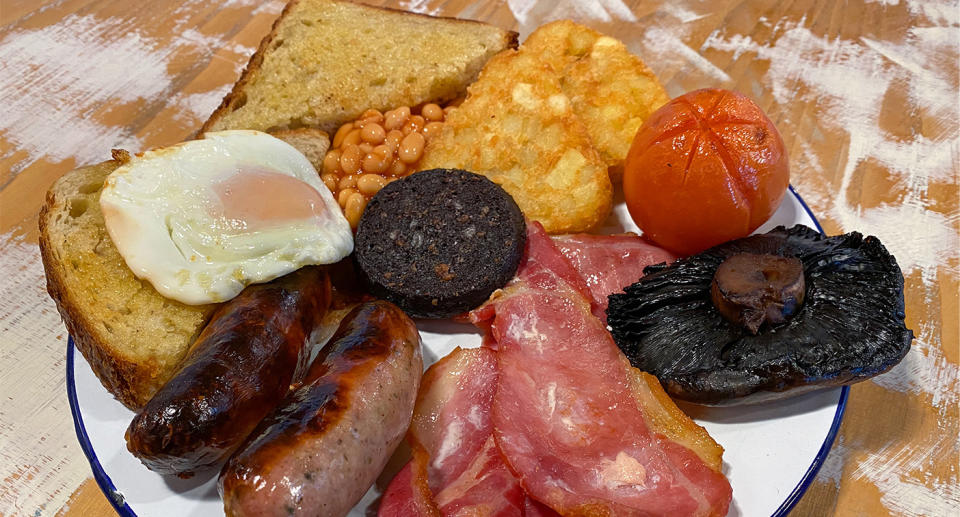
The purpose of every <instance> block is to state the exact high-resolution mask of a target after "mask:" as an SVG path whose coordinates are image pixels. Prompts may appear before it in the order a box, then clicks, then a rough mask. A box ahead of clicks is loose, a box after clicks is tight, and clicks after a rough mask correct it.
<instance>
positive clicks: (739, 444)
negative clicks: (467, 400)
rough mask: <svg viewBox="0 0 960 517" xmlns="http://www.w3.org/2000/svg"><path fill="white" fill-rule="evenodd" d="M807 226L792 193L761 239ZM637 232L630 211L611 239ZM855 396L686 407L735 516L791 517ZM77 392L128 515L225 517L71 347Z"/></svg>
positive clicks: (610, 224)
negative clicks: (144, 455) (154, 451)
mask: <svg viewBox="0 0 960 517" xmlns="http://www.w3.org/2000/svg"><path fill="white" fill-rule="evenodd" d="M798 223H799V224H804V225H806V226H809V227H811V228H816V229H818V230H820V231H821V232H822V229H821V228H820V225H819V224H818V223H817V221H816V219H815V218H814V217H813V214H812V213H810V210H809V208H807V206H806V205H805V204H804V202H803V200H802V199H801V198H800V196H799V195H798V194H797V193H796V192H795V191H794V190H793V188H792V187H791V189H790V191H789V193H788V195H786V196H785V197H784V200H783V203H781V205H780V207H779V209H778V210H777V212H776V213H775V214H774V215H773V217H771V218H770V220H769V221H767V223H766V224H764V225H763V226H762V227H761V228H760V229H759V230H758V232H765V231H768V230H770V229H772V228H773V227H775V226H778V225H785V226H793V225H794V224H798ZM631 230H634V231H635V230H636V226H635V225H634V224H633V221H631V220H630V217H629V216H628V214H627V210H626V207H625V206H624V204H623V203H622V201H621V202H620V203H618V204H617V206H616V208H615V210H614V214H613V215H611V216H610V219H609V220H608V221H607V224H606V225H605V226H604V227H603V228H601V230H600V231H601V233H615V232H622V231H631ZM418 327H419V328H420V332H421V335H422V336H423V344H424V362H425V363H427V364H432V363H433V362H435V361H436V360H437V359H439V358H441V357H443V356H444V355H446V354H447V353H449V352H450V351H451V350H453V348H454V347H456V346H461V347H464V348H468V347H473V346H479V344H480V335H479V334H477V333H476V332H475V331H474V330H473V327H472V326H470V325H465V324H455V323H450V322H430V321H419V322H418ZM848 392H849V388H846V387H844V388H833V389H827V390H821V391H817V392H813V393H808V394H806V395H801V396H799V397H795V398H792V399H787V400H785V401H778V402H771V403H767V404H762V405H757V406H749V407H740V408H737V407H730V408H703V407H698V406H690V405H683V406H682V408H683V409H684V410H685V411H687V412H688V414H690V415H691V416H693V417H694V419H695V420H696V421H697V423H699V424H700V425H702V426H704V427H706V428H707V430H708V431H709V432H710V435H711V436H713V438H714V439H715V440H716V441H717V442H718V443H720V445H722V446H723V448H724V449H725V451H726V452H724V455H723V460H724V461H723V471H724V474H726V476H727V478H729V479H730V484H731V485H732V486H733V504H732V505H731V506H730V513H729V515H731V516H738V515H744V516H765V515H776V516H785V515H786V514H787V513H788V512H789V511H790V509H791V508H793V505H795V504H796V503H797V501H798V500H799V499H800V496H801V495H802V494H803V492H804V491H805V490H806V489H807V486H809V484H810V482H811V481H812V480H813V477H814V476H815V475H816V473H817V470H819V469H820V465H821V464H822V463H823V460H824V459H825V458H826V456H827V452H829V450H830V447H831V446H832V445H833V440H834V438H835V437H836V434H837V430H838V429H839V428H840V421H841V419H842V418H843V410H844V407H845V405H846V401H847V395H848ZM67 393H68V396H69V398H70V408H71V410H72V412H73V420H74V424H75V426H76V430H77V438H78V439H79V440H80V445H81V447H83V451H84V453H85V454H86V455H87V458H88V459H89V460H90V466H91V468H92V469H93V476H94V478H95V479H96V480H97V483H98V484H99V485H100V488H101V489H103V491H104V493H105V494H106V495H107V498H108V499H109V500H110V501H111V503H113V506H114V507H115V508H116V510H117V512H118V513H119V514H120V515H122V516H124V517H126V516H134V515H138V516H140V517H153V516H157V517H168V516H170V515H178V516H184V517H187V516H205V517H206V516H215V515H223V505H222V503H221V501H220V496H219V495H218V494H217V487H216V472H215V471H211V472H208V473H205V474H204V473H201V474H198V475H197V476H196V477H194V478H192V479H190V480H182V479H179V478H177V477H175V476H161V475H159V474H156V473H154V472H151V471H149V470H147V468H146V467H144V466H143V465H142V464H141V463H140V461H139V460H137V459H136V458H134V457H133V455H131V454H130V453H129V452H127V448H126V442H125V441H124V439H123V433H124V431H126V428H127V425H129V424H130V420H131V419H132V418H133V413H132V412H131V411H130V410H129V409H127V408H126V407H124V406H123V405H122V404H120V402H118V401H117V400H116V399H114V398H113V396H112V395H110V393H108V392H107V390H106V389H104V387H103V386H102V385H101V384H100V381H99V380H98V379H97V378H96V376H95V375H94V374H93V371H92V370H91V369H90V366H89V365H88V364H87V362H86V361H85V360H84V358H83V356H81V355H80V354H77V353H76V352H75V349H74V346H73V340H72V339H71V340H70V341H69V343H68V345H67ZM389 478H390V476H389V475H384V476H381V479H380V480H379V481H378V482H377V484H376V485H374V486H373V487H372V488H371V490H370V492H368V493H367V495H366V496H365V497H364V499H363V500H362V501H361V502H360V503H359V504H358V505H357V507H356V508H354V510H353V511H352V512H351V516H352V517H353V516H356V517H361V516H364V515H371V514H375V513H376V505H377V499H378V497H379V494H380V491H381V490H382V489H383V488H384V487H385V484H386V483H387V482H389Z"/></svg>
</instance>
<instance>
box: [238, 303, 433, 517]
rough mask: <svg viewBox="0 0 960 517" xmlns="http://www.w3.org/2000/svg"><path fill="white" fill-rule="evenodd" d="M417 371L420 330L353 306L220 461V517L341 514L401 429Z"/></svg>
mask: <svg viewBox="0 0 960 517" xmlns="http://www.w3.org/2000/svg"><path fill="white" fill-rule="evenodd" d="M422 370H423V358H422V357H421V353H420V334H419V333H418V332H417V328H416V326H415V325H414V323H413V321H411V320H410V318H409V317H407V315H406V314H404V313H403V311H401V310H400V309H399V308H397V307H396V306H395V305H393V304H391V303H389V302H384V301H377V302H370V303H365V304H362V305H360V306H358V307H357V308H355V309H354V310H353V311H351V312H350V313H349V314H348V315H347V316H346V317H345V318H344V320H343V322H342V323H341V324H340V327H339V328H338V329H337V332H336V333H335V334H334V337H333V338H332V339H331V341H330V344H328V345H327V346H326V347H325V348H324V349H323V350H322V351H321V352H320V355H319V356H318V357H317V359H316V360H315V361H314V362H313V364H312V365H311V366H310V370H309V371H308V372H307V375H306V377H305V378H304V381H303V385H302V386H301V387H300V388H299V389H297V390H295V391H293V392H291V393H290V395H289V396H288V397H287V398H286V399H285V400H284V401H283V403H282V404H281V405H280V407H278V408H277V410H276V411H275V412H273V413H272V414H271V415H270V416H268V417H267V418H266V419H264V421H263V422H261V423H260V425H259V426H257V429H256V430H254V432H253V433H251V434H250V437H249V438H248V440H247V442H246V443H245V444H244V445H243V447H241V448H240V450H238V451H237V452H236V454H234V455H233V456H232V457H231V458H230V459H229V460H228V461H227V464H226V465H225V466H224V469H223V471H222V472H221V474H220V493H221V495H223V505H224V510H225V511H226V514H227V515H229V516H245V515H264V516H266V515H279V516H291V515H322V516H337V515H345V514H346V513H347V512H348V511H350V508H352V507H353V506H354V505H355V504H356V503H357V501H359V500H360V498H361V497H363V494H364V493H365V492H366V491H367V489H368V488H369V487H370V485H372V484H373V482H374V481H375V480H376V478H377V476H378V475H379V474H380V471H381V470H383V467H384V465H385V464H386V462H387V460H388V459H389V458H390V455H391V454H392V453H393V451H394V449H395V448H396V447H397V445H398V444H399V443H400V441H401V439H402V438H403V435H404V433H405V432H406V430H407V427H408V426H409V425H410V419H411V418H412V416H413V404H414V402H415V400H416V397H417V389H418V388H419V385H420V374H421V372H422Z"/></svg>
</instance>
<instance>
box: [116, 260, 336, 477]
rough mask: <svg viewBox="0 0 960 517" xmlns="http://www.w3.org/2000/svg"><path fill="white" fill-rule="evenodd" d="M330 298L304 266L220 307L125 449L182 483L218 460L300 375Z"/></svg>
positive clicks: (323, 280)
mask: <svg viewBox="0 0 960 517" xmlns="http://www.w3.org/2000/svg"><path fill="white" fill-rule="evenodd" d="M330 296H331V294H330V279H329V277H328V275H327V272H326V270H325V269H323V268H318V267H309V268H303V269H301V270H299V271H297V272H295V273H291V274H289V275H286V276H284V277H282V278H279V279H277V280H274V281H272V282H269V283H266V284H260V285H252V286H249V287H247V288H246V289H244V290H243V291H242V292H241V293H240V294H239V295H238V296H237V297H236V298H234V299H233V300H231V301H229V302H227V303H225V304H224V305H223V306H222V307H221V308H220V309H218V310H217V312H216V313H214V315H213V317H212V319H211V320H210V323H208V324H207V326H206V327H205V328H204V329H203V332H201V333H200V336H199V337H198V338H197V341H196V342H195V343H194V344H193V346H192V347H191V348H190V351H189V352H187V356H186V358H185V359H184V362H183V366H181V368H180V370H179V371H178V372H177V374H176V375H174V377H173V378H172V379H170V381H168V382H167V383H166V384H165V385H164V386H163V387H162V388H160V390H159V391H157V393H156V395H154V397H153V398H152V399H151V400H150V401H149V402H147V404H146V405H145V406H144V407H143V408H142V409H141V410H140V411H139V412H138V413H137V414H136V416H134V418H133V421H132V422H131V423H130V427H128V428H127V433H126V440H127V449H129V450H130V452H132V453H133V454H134V455H135V456H137V457H138V458H140V461H142V462H143V463H144V464H145V465H146V466H147V467H148V468H150V469H151V470H154V471H156V472H160V473H164V474H178V475H180V476H184V477H186V476H189V475H191V474H192V473H193V472H195V471H198V470H201V469H204V468H206V467H210V466H213V465H216V464H218V463H220V462H221V461H223V460H224V459H225V458H226V457H228V456H229V455H230V454H231V453H232V452H233V451H234V450H236V448H237V447H238V446H239V445H240V444H241V443H242V442H243V440H244V439H245V438H246V437H247V435H248V434H250V431H252V430H253V428H254V427H255V426H256V425H257V424H258V423H259V422H260V421H261V420H262V419H263V417H264V416H266V415H267V414H268V413H270V412H271V411H272V410H273V409H274V408H276V407H277V404H279V403H280V401H281V400H283V397H284V396H286V395H287V393H288V392H289V390H290V384H291V382H292V381H295V380H298V378H299V377H300V376H302V375H303V373H304V371H305V370H306V367H307V364H308V361H309V358H310V347H309V343H310V341H311V339H312V336H313V334H314V333H316V332H318V331H319V329H320V328H321V321H322V320H323V317H324V314H325V313H326V311H327V309H328V307H329V305H330Z"/></svg>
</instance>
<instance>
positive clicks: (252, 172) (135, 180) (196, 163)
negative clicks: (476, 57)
mask: <svg viewBox="0 0 960 517" xmlns="http://www.w3.org/2000/svg"><path fill="white" fill-rule="evenodd" d="M100 207H101V209H102V211H103V217H104V222H105V223H106V227H107V232H108V233H109V234H110V238H111V239H112V240H113V242H114V244H115V245H116V246H117V249H118V250H119V251H120V255H121V256H123V259H124V261H125V262H126V263H127V266H128V267H129V268H130V269H131V270H132V271H133V273H134V274H135V275H136V276H137V277H140V278H143V279H145V280H147V281H149V282H150V283H151V284H152V285H153V287H154V288H155V289H156V290H157V291H158V292H159V293H160V294H162V295H163V296H165V297H167V298H172V299H174V300H178V301H180V302H183V303H186V304H191V305H197V304H204V303H213V302H222V301H226V300H229V299H231V298H233V297H234V296H236V295H237V294H239V293H240V291H241V290H243V288H244V287H245V286H247V285H249V284H253V283H260V282H267V281H269V280H272V279H274V278H277V277H279V276H282V275H285V274H287V273H290V272H292V271H294V270H296V269H299V268H300V267H303V266H307V265H316V264H330V263H333V262H337V261H339V260H340V259H342V258H344V257H346V256H347V255H349V254H350V253H351V252H352V251H353V234H352V232H351V230H350V225H349V223H348V222H347V220H346V218H344V216H343V214H342V213H341V211H340V207H339V205H337V202H336V201H335V200H334V199H333V196H332V195H331V194H330V191H329V190H328V189H327V188H326V187H325V186H324V184H323V182H322V181H321V180H320V177H319V175H318V174H317V171H316V170H314V168H313V166H312V165H311V164H310V162H309V161H308V160H307V158H306V157H305V156H304V155H303V154H301V153H300V152H299V151H297V150H296V149H294V148H293V147H292V146H290V145H289V144H287V143H286V142H284V141H282V140H279V139H277V138H274V137H272V136H270V135H268V134H266V133H261V132H259V131H247V130H242V131H222V132H216V133H206V134H205V135H204V137H203V139H202V140H193V141H189V142H184V143H182V144H178V145H174V146H171V147H166V148H162V149H156V150H153V151H148V152H145V153H143V154H142V155H141V156H137V157H133V158H132V159H131V160H130V161H129V162H128V163H126V164H125V165H123V166H121V167H119V168H118V169H117V170H116V171H114V172H113V173H112V174H110V176H108V177H107V179H106V181H105V183H104V187H103V191H102V193H101V195H100Z"/></svg>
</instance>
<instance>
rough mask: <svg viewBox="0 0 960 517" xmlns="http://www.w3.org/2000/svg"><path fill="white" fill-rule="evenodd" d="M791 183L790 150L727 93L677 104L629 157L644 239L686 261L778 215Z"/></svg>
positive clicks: (631, 205) (627, 187)
mask: <svg viewBox="0 0 960 517" xmlns="http://www.w3.org/2000/svg"><path fill="white" fill-rule="evenodd" d="M789 183H790V168H789V163H788V159H787V152H786V149H785V148H784V145H783V139H782V138H781V137H780V133H779V132H778V131H777V128H776V127H775V126H774V125H773V122H771V121H770V119H769V118H768V117H767V116H766V114H764V113H763V110H761V109H760V107H759V106H757V105H756V104H755V103H754V102H753V101H751V100H750V99H748V98H747V97H745V96H743V95H741V94H740V93H737V92H733V91H730V90H722V89H704V90H696V91H693V92H690V93H687V94H685V95H682V96H680V97H677V98H676V99H673V100H671V101H670V102H668V103H667V104H665V105H664V106H663V107H661V108H660V109H659V110H657V111H656V112H655V113H654V114H653V115H651V116H650V118H648V119H647V120H646V122H644V124H643V125H642V126H641V127H640V129H639V130H638V131H637V135H636V137H634V140H633V144H632V145H631V147H630V152H629V153H628V154H627V159H626V163H625V165H624V174H623V191H624V197H625V198H626V202H627V208H628V209H629V211H630V216H631V217H632V218H633V220H634V221H635V222H636V223H637V226H639V227H640V229H641V230H643V233H644V236H645V237H647V238H648V239H650V240H651V241H653V242H655V243H656V244H658V245H660V246H662V247H664V248H666V249H668V250H670V251H672V252H674V253H677V254H680V255H690V254H693V253H698V252H700V251H703V250H705V249H707V248H709V247H711V246H715V245H717V244H721V243H723V242H727V241H729V240H733V239H737V238H740V237H745V236H747V235H749V234H750V233H751V232H753V231H754V230H756V229H757V228H758V227H759V226H760V225H761V224H763V223H764V222H765V221H766V220H767V219H769V218H770V216H771V215H773V212H774V211H775V210H776V209H777V207H778V206H780V202H781V201H782V200H783V196H784V194H785V193H786V190H787V186H788V185H789Z"/></svg>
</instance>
